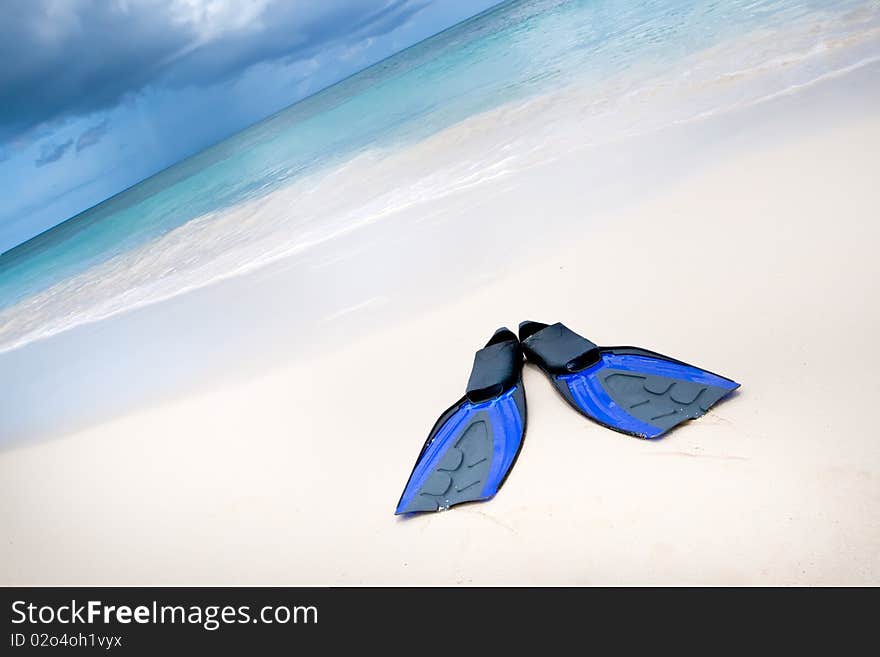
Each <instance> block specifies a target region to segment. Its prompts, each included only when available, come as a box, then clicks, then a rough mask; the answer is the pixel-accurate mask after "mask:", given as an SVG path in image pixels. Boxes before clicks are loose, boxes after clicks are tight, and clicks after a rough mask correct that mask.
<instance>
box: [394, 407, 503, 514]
mask: <svg viewBox="0 0 880 657" xmlns="http://www.w3.org/2000/svg"><path fill="white" fill-rule="evenodd" d="M491 433H492V430H491V426H490V423H489V421H488V420H487V419H486V418H482V419H477V418H474V420H473V421H471V423H470V424H469V425H468V426H467V427H466V428H465V430H464V431H463V432H462V434H461V436H459V437H458V439H456V440H455V442H453V444H451V445H450V446H449V447H448V448H447V450H446V453H445V454H443V456H442V457H441V458H440V461H439V462H438V463H437V467H436V468H435V469H434V471H433V472H432V473H431V474H430V475H429V476H428V478H427V479H426V480H425V482H424V484H423V485H422V487H421V489H419V491H418V494H417V495H416V496H415V497H414V498H413V500H412V502H411V503H410V505H409V506H408V507H407V509H406V511H407V513H410V512H413V511H437V510H440V509H447V508H449V507H450V506H452V505H454V504H459V503H461V502H470V501H473V500H478V499H481V492H482V489H483V484H484V482H485V481H486V478H487V475H488V474H489V465H490V462H491V457H492V435H491Z"/></svg>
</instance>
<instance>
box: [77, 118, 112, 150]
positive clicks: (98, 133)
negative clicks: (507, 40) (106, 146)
mask: <svg viewBox="0 0 880 657" xmlns="http://www.w3.org/2000/svg"><path fill="white" fill-rule="evenodd" d="M108 125H110V121H109V119H104V120H103V121H101V122H100V123H99V124H97V125H94V126H92V127H91V128H89V129H88V130H85V131H83V133H82V134H81V135H80V136H79V138H78V139H77V140H76V152H77V153H79V152H81V151H83V150H85V149H86V148H88V147H89V146H94V145H95V144H97V143H98V142H99V141H101V138H102V137H103V136H104V135H105V134H107V126H108Z"/></svg>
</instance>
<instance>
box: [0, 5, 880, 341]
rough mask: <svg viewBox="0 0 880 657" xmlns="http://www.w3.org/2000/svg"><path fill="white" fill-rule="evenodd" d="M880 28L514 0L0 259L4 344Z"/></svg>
mask: <svg viewBox="0 0 880 657" xmlns="http://www.w3.org/2000/svg"><path fill="white" fill-rule="evenodd" d="M878 26H880V6H878V3H877V2H871V1H867V2H866V1H864V0H861V1H859V0H848V1H844V2H835V3H829V2H822V1H818V0H727V1H705V0H704V1H690V2H685V1H680V0H674V1H673V0H668V1H659V0H652V1H634V2H622V1H612V0H581V1H569V2H562V1H559V0H532V1H527V0H519V1H514V2H507V3H504V4H502V5H501V6H499V7H497V8H495V9H493V10H491V11H489V12H487V13H484V14H482V15H479V16H476V17H474V18H473V19H471V20H468V21H466V22H464V23H462V24H459V25H457V26H455V27H453V28H451V29H449V30H447V31H445V32H443V33H441V34H439V35H437V36H435V37H433V38H431V39H429V40H427V41H424V42H422V43H420V44H418V45H416V46H414V47H412V48H409V49H408V50H405V51H403V52H401V53H399V54H397V55H395V56H394V57H392V58H390V59H387V60H385V61H383V62H380V63H379V64H376V65H374V66H372V67H371V68H369V69H366V70H364V71H362V72H360V73H358V74H357V75H355V76H353V77H351V78H348V79H346V80H344V81H342V82H340V83H338V84H336V85H335V86H333V87H330V88H328V89H326V90H324V91H322V92H320V93H318V94H316V95H314V96H312V97H310V98H308V99H306V100H303V101H301V102H299V103H297V104H295V105H293V106H291V107H289V108H287V109H286V110H284V111H282V112H280V113H278V114H276V115H274V116H272V117H269V118H267V119H266V120H264V121H263V122H261V123H259V124H257V125H255V126H252V127H250V128H248V129H246V130H244V131H243V132H241V133H239V134H237V135H235V136H233V137H231V138H229V139H227V140H225V141H223V142H221V143H219V144H217V145H215V146H213V147H211V148H209V149H207V150H205V151H203V152H202V153H200V154H198V155H196V156H194V157H192V158H189V159H187V160H185V161H183V162H180V163H179V164H177V165H175V166H173V167H171V168H169V169H167V170H165V171H163V172H161V173H159V174H158V175H156V176H153V177H152V178H149V179H147V180H145V181H143V182H141V183H140V184H138V185H136V186H134V187H133V188H131V189H129V190H127V191H125V192H123V193H121V194H119V195H117V196H115V197H113V198H111V199H109V200H108V201H105V202H104V203H102V204H100V205H98V206H96V207H94V208H92V209H90V210H88V211H87V212H84V213H82V214H80V215H78V216H76V217H74V218H72V219H69V220H68V221H65V222H64V223H62V224H60V225H58V226H57V227H55V228H54V229H52V230H50V231H47V232H46V233H44V234H42V235H40V236H38V237H36V238H34V239H32V240H30V241H29V242H27V243H25V244H22V245H20V246H18V247H16V248H15V249H13V250H11V251H9V252H7V253H4V254H2V255H0V350H5V349H10V348H14V347H16V346H19V345H22V344H26V343H27V342H29V341H32V340H34V339H37V338H40V337H44V336H47V335H51V334H54V333H57V332H59V331H63V330H65V329H66V328H69V327H70V326H75V325H77V324H79V323H83V322H87V321H95V320H97V319H101V318H103V317H106V316H109V315H112V314H114V313H117V312H122V311H124V310H126V309H127V308H130V307H134V306H136V305H143V304H145V303H150V302H153V301H156V300H159V299H161V298H167V297H168V296H173V295H174V294H176V293H178V292H180V291H182V290H185V289H192V288H193V287H198V286H200V285H205V284H207V283H209V282H211V281H213V280H216V279H218V278H222V277H223V276H225V275H229V274H230V273H234V272H237V271H243V270H246V269H248V268H249V267H253V266H258V265H259V264H260V263H261V262H264V261H266V260H268V259H271V258H278V257H284V256H290V255H292V254H295V253H297V252H298V251H299V250H301V249H304V248H308V246H309V245H310V244H313V243H315V242H321V241H326V240H330V239H333V237H334V235H337V234H340V233H341V232H344V231H346V230H349V229H350V228H352V227H356V226H357V225H359V224H361V223H365V222H373V221H378V220H381V218H382V217H383V216H387V214H388V213H392V212H395V211H397V210H399V209H401V208H404V207H410V206H412V205H413V204H415V203H419V202H422V201H424V200H425V199H430V198H436V197H437V196H438V195H443V194H446V193H450V190H453V191H454V190H456V189H460V188H464V187H468V188H470V187H472V186H473V185H478V184H481V182H483V181H487V180H491V179H492V178H493V177H495V176H497V175H503V174H505V173H506V172H508V171H509V170H510V169H512V168H516V167H517V166H526V165H527V164H528V162H529V158H530V157H533V156H535V155H534V154H535V153H538V152H539V151H542V149H543V151H542V152H543V155H542V157H545V156H547V154H548V153H551V154H552V153H553V152H554V151H555V150H558V149H559V148H565V147H572V148H574V147H578V146H579V145H580V144H581V142H586V141H588V140H589V139H595V138H596V136H597V135H599V136H600V137H601V138H603V139H607V138H612V137H613V135H614V134H615V132H619V133H621V134H623V133H626V134H632V133H633V132H638V131H639V130H646V131H647V130H651V129H656V128H659V127H662V126H663V125H666V124H669V123H671V122H676V121H684V120H694V119H698V118H700V117H703V116H710V115H711V114H712V113H714V112H719V111H724V110H725V109H728V108H731V107H736V106H739V105H743V104H748V103H749V102H757V101H759V100H760V99H761V98H764V97H767V96H768V95H772V94H774V93H780V92H784V91H785V90H786V89H790V88H794V87H797V86H799V85H804V84H809V83H810V82H811V81H812V80H815V79H818V78H821V77H823V76H828V75H833V74H835V73H836V72H839V71H845V70H848V69H850V68H852V67H855V66H858V65H860V64H861V63H863V62H866V61H873V59H876V58H877V56H878V50H877V30H878ZM438 135H441V136H444V137H443V139H441V140H440V141H439V142H437V141H436V140H437V138H438ZM432 140H434V141H432ZM426 144H429V145H430V150H425V149H428V146H426ZM420 148H421V149H423V150H422V151H419V150H418V149H420ZM432 158H433V159H432ZM59 219H60V218H59Z"/></svg>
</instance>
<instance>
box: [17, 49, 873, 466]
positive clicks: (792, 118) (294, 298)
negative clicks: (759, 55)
mask: <svg viewBox="0 0 880 657" xmlns="http://www.w3.org/2000/svg"><path fill="white" fill-rule="evenodd" d="M878 79H880V64H874V65H871V66H868V67H867V68H864V69H861V70H859V71H856V72H854V73H851V74H848V75H846V76H844V77H842V78H837V79H834V80H828V81H825V82H822V83H820V84H818V85H815V86H813V87H811V88H809V89H806V90H803V91H801V92H799V93H796V94H793V95H787V96H783V97H780V98H777V99H775V100H772V101H769V103H767V104H763V105H760V106H756V107H750V108H747V109H744V110H740V111H738V112H734V113H731V114H728V115H723V116H719V117H713V118H710V119H707V120H705V121H698V122H695V123H691V124H688V125H679V126H672V127H669V128H667V129H665V130H663V131H660V132H658V133H655V134H653V135H650V136H648V137H643V138H639V139H630V140H628V141H622V142H617V143H613V144H610V145H608V146H607V147H606V148H605V150H597V149H590V150H582V151H578V152H575V153H574V154H572V155H569V156H568V157H567V158H565V159H563V160H560V161H557V162H551V163H549V164H545V165H543V166H540V167H536V168H533V169H531V170H527V171H524V172H521V173H520V174H518V175H516V176H514V177H512V178H510V179H506V180H501V181H498V182H496V183H490V184H488V185H484V186H482V187H481V188H479V189H475V190H472V191H468V192H463V193H460V194H458V195H456V196H453V197H449V198H447V199H443V200H441V201H437V202H434V203H432V204H429V205H425V206H420V207H419V208H416V209H415V210H411V211H407V212H401V213H398V214H397V215H395V216H391V217H388V218H387V219H386V220H384V221H382V222H377V223H375V224H371V225H368V226H365V227H362V228H361V229H359V230H357V231H354V232H352V233H350V234H348V235H346V236H345V237H341V238H339V239H337V240H335V241H333V242H332V243H327V244H325V245H323V247H321V248H315V249H312V250H311V251H309V252H307V253H304V254H302V255H301V256H300V257H296V258H287V259H284V260H281V261H278V262H275V263H273V264H270V265H267V266H265V267H263V268H260V269H258V270H255V271H252V272H249V273H247V274H244V275H241V276H236V277H232V278H228V279H225V280H222V281H219V282H215V283H213V284H211V285H207V286H204V287H201V288H198V289H195V290H191V291H189V292H186V293H184V294H180V295H176V296H174V297H172V298H170V299H167V300H165V301H162V302H159V303H157V304H150V305H147V306H145V307H142V308H137V309H133V310H129V311H126V312H124V313H122V314H119V315H115V316H113V317H110V318H107V319H104V320H101V321H98V322H94V323H88V324H84V325H80V326H76V327H74V328H72V329H69V330H67V331H64V332H62V333H59V334H56V335H54V336H51V337H49V338H46V339H42V340H39V341H36V342H33V343H29V344H27V345H24V346H23V347H20V348H18V349H15V350H12V351H9V352H4V353H0V372H5V373H8V375H9V376H11V377H12V378H13V379H14V380H18V381H19V382H20V383H21V386H20V387H19V388H17V389H16V390H13V391H11V393H10V396H9V397H8V398H7V400H6V402H5V403H6V404H7V408H14V409H16V410H17V412H16V413H14V414H13V413H11V412H10V413H9V414H8V416H14V417H13V419H12V421H7V422H6V423H5V426H3V427H0V453H2V451H4V450H6V449H9V448H10V447H15V446H16V445H22V444H26V443H28V442H31V441H33V440H35V439H36V440H43V439H46V438H52V437H55V436H58V435H69V434H70V433H74V432H76V431H78V430H81V429H83V428H85V427H87V426H91V425H94V424H97V423H100V422H104V421H107V420H109V419H112V418H113V417H119V416H120V415H124V414H125V413H128V412H130V411H132V410H135V409H137V408H143V407H145V406H155V405H157V404H163V403H167V402H169V401H172V400H174V399H177V398H179V397H181V396H187V395H190V394H193V393H196V394H197V393H198V392H200V391H203V390H206V389H213V388H216V387H218V386H219V387H223V386H229V385H236V384H237V382H238V381H240V380H241V379H247V378H253V377H258V376H260V375H261V374H262V373H263V372H264V371H266V370H270V369H273V368H277V367H280V366H284V365H285V364H287V363H292V362H295V361H303V360H306V361H309V360H314V359H316V358H321V357H322V355H323V354H324V353H326V351H327V350H329V349H333V348H334V347H333V343H334V341H350V340H352V339H355V340H357V339H360V338H361V337H362V336H364V335H369V334H371V333H374V332H377V331H381V330H383V327H384V326H385V325H387V323H388V322H391V323H397V322H399V321H401V320H402V319H403V318H404V317H406V316H407V315H408V314H411V313H412V312H427V311H429V310H430V308H431V307H432V306H434V305H435V304H437V303H440V304H445V303H448V302H449V301H450V300H452V299H455V298H456V297H458V296H460V295H462V294H468V293H469V290H470V289H471V288H472V287H473V286H474V285H480V284H483V283H484V282H486V281H492V280H496V279H498V278H499V277H503V276H505V275H508V274H510V272H512V271H515V270H516V269H517V268H518V267H519V266H520V263H522V262H525V263H531V262H534V261H535V260H536V259H538V258H542V257H547V256H549V254H551V253H553V252H554V250H555V249H557V248H558V247H559V245H564V244H565V243H566V242H567V241H569V240H570V236H571V235H572V234H573V233H572V231H576V232H577V233H583V235H584V237H585V238H589V236H590V234H591V232H592V231H594V230H600V229H601V228H602V227H603V226H604V225H605V224H606V223H607V222H609V221H613V220H614V219H615V217H616V216H618V215H620V214H621V213H622V212H625V211H626V209H627V208H628V207H633V206H637V205H638V204H640V203H647V202H649V201H650V200H651V199H652V198H656V197H657V196H660V195H663V194H664V193H666V192H667V191H668V190H669V189H670V188H672V189H674V188H676V187H677V186H680V185H681V184H684V183H686V181H687V180H688V179H689V178H690V177H693V176H695V175H699V171H700V170H701V169H704V168H711V167H715V166H718V165H720V164H722V163H723V162H724V161H725V159H729V158H732V157H738V156H741V155H742V154H743V153H749V152H753V151H754V150H756V149H758V150H760V149H767V148H769V147H772V146H773V145H774V144H783V143H786V142H788V141H792V140H795V141H796V140H798V139H801V138H802V137H803V136H804V135H808V134H809V133H810V132H811V131H813V130H816V129H820V130H824V129H828V128H830V127H831V126H833V125H835V124H837V123H841V122H846V121H852V120H859V117H864V116H868V115H870V113H871V108H872V107H877V106H880V85H877V84H876V81H877V80H878ZM697 144H699V145H700V146H701V148H697V146H696V145H697ZM670 155H671V157H670ZM585 158H586V159H585ZM606 163H607V166H606ZM600 169H607V170H604V171H599V170H600ZM594 172H595V174H596V175H597V176H598V178H597V179H599V180H605V181H606V182H605V183H603V185H604V186H602V187H599V188H593V187H584V186H583V185H582V184H581V183H580V182H579V180H580V179H581V178H585V179H588V180H589V179H590V177H591V175H592V174H593V173H594ZM618 174H619V175H618ZM609 179H610V182H609ZM508 198H509V199H510V200H508ZM481 212H488V213H490V214H494V215H497V216H505V217H506V219H505V226H506V229H505V231H504V232H503V233H497V232H495V230H496V229H495V225H493V224H491V223H487V225H485V226H474V225H473V222H472V221H471V220H470V218H471V217H475V216H479V215H480V213H481ZM533 217H540V220H541V230H540V231H539V232H534V231H532V230H531V228H530V226H531V223H532V218H533ZM585 220H586V221H585ZM460 225H470V226H471V227H472V228H471V232H472V235H471V236H469V237H468V240H467V242H466V243H462V242H458V243H456V242H455V237H454V235H455V234H456V233H455V232H454V231H455V230H456V227H457V226H460ZM526 235H527V236H528V239H527V242H524V241H523V239H522V236H526ZM438 245H439V247H438ZM490 245H491V246H490ZM435 247H438V248H435ZM388 248H393V249H394V256H393V259H392V260H389V259H388V258H386V256H385V251H386V250H387V249H388ZM435 251H436V252H435ZM452 251H454V252H456V259H455V275H453V276H447V275H446V274H445V273H444V272H445V271H446V267H447V265H446V264H445V263H444V258H445V257H446V256H445V253H446V252H452ZM328 281H332V287H329V286H328V283H327V282H328ZM304 308H307V309H308V312H306V313H303V312H302V311H303V309H304ZM508 321H513V320H508ZM220 353H222V354H223V359H222V361H220V360H218V358H217V357H218V354H220ZM89 354H101V356H100V363H99V366H96V363H95V361H94V359H93V358H90V357H89ZM132 372H137V377H134V378H133V377H132ZM71 390H76V391H80V395H81V396H80V397H77V396H74V395H71V394H70V391H71ZM95 399H98V400H100V402H99V403H98V404H95V402H94V401H93V400H95ZM21 409H32V412H31V414H30V415H27V414H24V413H21V412H18V411H20V410H21Z"/></svg>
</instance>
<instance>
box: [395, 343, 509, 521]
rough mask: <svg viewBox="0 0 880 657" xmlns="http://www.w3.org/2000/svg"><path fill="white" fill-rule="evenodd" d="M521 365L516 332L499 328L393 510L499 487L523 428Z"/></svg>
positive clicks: (465, 498)
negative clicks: (465, 390) (461, 395)
mask: <svg viewBox="0 0 880 657" xmlns="http://www.w3.org/2000/svg"><path fill="white" fill-rule="evenodd" d="M522 367H523V353H522V348H521V346H520V344H519V340H517V338H516V335H514V333H513V332H512V331H510V330H509V329H506V328H501V329H498V330H497V331H496V332H495V335H494V336H492V339H491V340H489V342H488V344H487V345H486V346H485V347H484V348H483V349H480V350H479V351H478V352H477V353H476V355H475V356H474V366H473V369H472V370H471V376H470V379H469V380H468V385H467V392H466V393H465V395H464V397H462V398H461V399H459V400H458V401H457V402H455V404H453V405H452V406H451V407H450V408H448V409H447V410H446V412H444V413H443V415H441V416H440V419H438V420H437V422H436V423H435V424H434V428H433V429H431V433H430V434H429V435H428V439H427V440H426V441H425V445H424V447H422V451H421V453H420V454H419V458H418V459H417V460H416V464H415V467H414V468H413V471H412V474H411V475H410V476H409V481H408V482H407V484H406V488H404V490H403V494H402V495H401V496H400V501H399V502H398V503H397V511H396V512H395V514H402V513H414V512H417V511H439V510H442V509H447V508H449V507H450V506H453V505H455V504H461V503H462V502H472V501H475V500H487V499H489V498H491V497H492V496H494V495H495V493H496V492H498V489H499V488H500V487H501V484H503V483H504V480H505V479H506V477H507V475H508V473H509V472H510V469H511V468H512V467H513V464H514V462H515V461H516V457H517V456H518V455H519V450H520V448H521V447H522V442H523V436H524V435H525V431H526V398H525V393H524V391H523V386H522Z"/></svg>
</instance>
